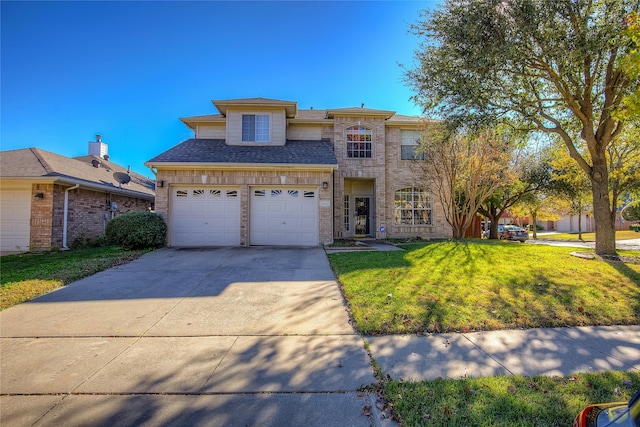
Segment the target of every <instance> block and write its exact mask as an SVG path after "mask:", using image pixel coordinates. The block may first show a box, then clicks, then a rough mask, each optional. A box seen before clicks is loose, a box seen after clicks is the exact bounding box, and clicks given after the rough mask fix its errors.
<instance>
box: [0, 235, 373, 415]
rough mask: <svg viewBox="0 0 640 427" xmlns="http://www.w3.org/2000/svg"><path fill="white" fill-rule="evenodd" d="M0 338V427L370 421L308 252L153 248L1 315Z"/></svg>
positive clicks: (339, 318)
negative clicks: (127, 262) (137, 257)
mask: <svg viewBox="0 0 640 427" xmlns="http://www.w3.org/2000/svg"><path fill="white" fill-rule="evenodd" d="M0 336H1V338H0V344H1V346H0V371H1V372H2V375H1V379H0V393H1V396H0V399H1V402H0V424H2V425H7V426H9V425H10V426H23V425H92V426H99V425H105V426H106V425H109V426H112V425H153V426H156V425H190V426H195V425H206V426H245V425H250V426H253V425H260V426H276V425H277V426H283V425H297V426H299V425H305V426H306V425H318V426H320V425H322V426H348V425H353V426H369V425H370V424H371V423H373V422H375V420H373V421H372V420H371V419H369V417H367V416H364V415H362V414H363V408H364V407H365V406H371V405H372V397H371V396H369V395H367V394H364V393H359V392H358V391H357V390H358V389H359V388H360V387H361V386H363V385H368V384H371V383H373V382H374V381H375V380H374V377H373V372H372V369H371V366H370V360H369V358H368V356H367V354H366V352H365V350H364V347H363V341H362V338H361V337H360V336H358V335H357V334H356V333H355V332H354V330H353V328H352V327H351V325H350V324H349V321H348V316H347V313H346V311H345V308H344V306H343V300H342V296H341V295H340V291H339V289H338V286H337V284H336V280H335V277H334V275H333V273H332V271H331V269H330V268H329V264H328V261H327V258H326V256H325V254H324V252H323V251H322V249H320V248H310V249H298V248H296V249H290V248H289V249H287V248H221V249H161V250H158V251H155V252H152V253H149V254H147V255H145V256H143V257H142V258H140V259H138V260H136V261H134V262H132V263H129V264H126V265H124V266H120V267H117V268H113V269H110V270H107V271H104V272H102V273H99V274H96V275H94V276H91V277H88V278H86V279H83V280H80V281H78V282H75V283H72V284H70V285H68V286H66V287H64V288H61V289H59V290H57V291H55V292H52V293H50V294H48V295H45V296H43V297H41V298H38V299H36V300H33V301H31V302H28V303H24V304H21V305H18V306H15V307H12V308H10V309H7V310H5V311H3V312H1V313H0ZM364 412H368V411H364Z"/></svg>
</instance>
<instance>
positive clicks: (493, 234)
mask: <svg viewBox="0 0 640 427" xmlns="http://www.w3.org/2000/svg"><path fill="white" fill-rule="evenodd" d="M478 212H480V213H481V214H482V215H484V216H485V217H487V218H489V221H491V226H490V227H489V239H497V238H498V221H500V218H501V217H502V213H503V212H504V211H500V212H498V208H497V207H496V206H495V205H494V204H493V203H490V205H489V208H488V209H483V208H480V209H478Z"/></svg>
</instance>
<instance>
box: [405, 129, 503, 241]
mask: <svg viewBox="0 0 640 427" xmlns="http://www.w3.org/2000/svg"><path fill="white" fill-rule="evenodd" d="M507 147H508V143H507V142H505V140H504V139H503V138H502V137H501V135H500V134H499V133H497V132H490V131H485V132H482V133H481V134H478V135H471V134H467V135H465V134H460V133H458V134H449V133H448V132H446V131H445V130H443V129H439V130H432V131H431V132H429V133H428V134H424V135H423V138H422V141H421V142H420V147H419V148H418V154H421V155H422V156H424V161H418V162H416V164H418V165H420V166H421V177H420V178H421V180H422V181H423V183H424V185H425V187H427V188H429V189H431V191H432V192H433V194H434V195H435V197H436V198H437V199H438V201H439V202H440V205H441V206H442V209H443V211H444V217H445V220H446V221H447V223H448V224H449V225H450V226H451V229H452V230H453V238H454V239H462V238H464V236H465V234H466V231H467V229H468V228H469V227H470V226H471V224H472V223H473V221H474V220H475V217H476V213H477V212H478V208H479V207H480V204H481V203H483V202H484V201H485V200H486V199H487V198H488V197H491V195H492V194H493V192H494V191H496V189H498V188H499V187H500V186H501V185H504V183H505V182H509V181H511V180H512V179H513V178H512V177H511V176H509V170H508V169H507V168H506V167H505V165H506V164H507V163H508V162H509V150H508V148H507Z"/></svg>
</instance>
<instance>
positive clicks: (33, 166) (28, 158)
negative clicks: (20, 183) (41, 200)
mask: <svg viewBox="0 0 640 427" xmlns="http://www.w3.org/2000/svg"><path fill="white" fill-rule="evenodd" d="M94 160H95V161H96V162H97V163H96V164H97V165H98V167H95V166H93V164H92V161H94ZM114 172H123V173H126V172H127V170H126V169H125V168H123V167H122V166H120V165H118V164H116V163H113V162H110V161H108V160H105V159H102V158H100V157H98V156H95V155H88V156H81V157H76V158H69V157H65V156H61V155H59V154H56V153H52V152H50V151H46V150H42V149H39V148H23V149H20V150H10V151H2V152H0V177H2V178H40V177H60V178H70V179H73V180H76V181H78V180H79V181H85V182H87V183H91V184H94V185H95V184H97V185H100V186H102V187H104V188H105V190H108V189H113V188H119V187H120V184H119V183H118V182H117V181H116V179H115V178H114V177H113V174H114ZM129 175H130V177H131V181H130V182H129V183H128V184H125V185H123V186H122V188H123V189H127V190H131V191H137V192H140V193H144V194H146V195H150V196H153V195H154V188H155V185H154V183H153V181H152V180H150V179H148V178H145V177H144V176H142V175H139V174H137V173H135V172H130V173H129Z"/></svg>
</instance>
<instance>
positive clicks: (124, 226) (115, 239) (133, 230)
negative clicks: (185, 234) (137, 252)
mask: <svg viewBox="0 0 640 427" xmlns="http://www.w3.org/2000/svg"><path fill="white" fill-rule="evenodd" d="M166 234H167V225H166V224H165V223H164V221H163V220H162V218H161V217H160V216H159V215H158V214H155V213H153V212H129V213H126V214H123V215H119V216H117V217H115V218H114V219H112V220H111V221H109V222H108V223H107V228H106V232H105V236H106V238H107V243H109V244H110V245H119V246H122V247H124V248H126V249H146V248H157V247H160V246H162V245H164V240H165V236H166Z"/></svg>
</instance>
